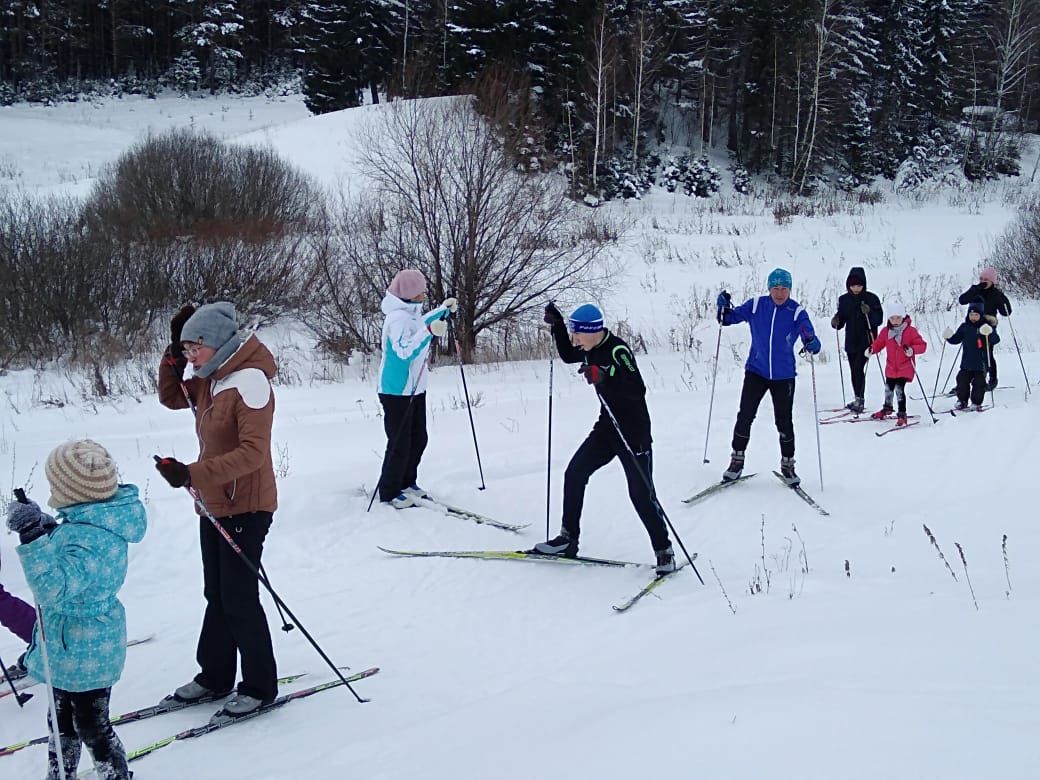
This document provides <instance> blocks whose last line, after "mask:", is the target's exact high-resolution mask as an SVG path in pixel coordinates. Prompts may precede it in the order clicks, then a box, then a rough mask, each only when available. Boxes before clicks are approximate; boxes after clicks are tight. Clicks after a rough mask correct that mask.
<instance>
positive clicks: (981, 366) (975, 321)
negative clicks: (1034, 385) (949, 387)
mask: <svg viewBox="0 0 1040 780" xmlns="http://www.w3.org/2000/svg"><path fill="white" fill-rule="evenodd" d="M943 338H944V339H946V341H948V342H949V343H950V344H960V345H961V370H960V371H958V372H957V406H956V408H957V409H967V408H968V391H969V388H970V390H971V403H972V404H973V406H974V408H975V411H977V412H978V411H982V408H981V407H982V400H983V398H985V396H986V390H987V387H986V368H987V367H988V366H989V365H990V360H991V358H992V355H993V345H994V344H999V343H1000V336H998V335H997V332H996V331H995V330H994V329H993V326H992V325H990V324H989V323H988V322H985V321H984V320H983V305H982V302H981V301H976V302H975V303H971V304H969V305H968V316H967V317H965V319H964V322H962V323H961V326H960V327H959V328H957V331H956V333H955V332H954V331H952V330H950V329H949V328H947V329H946V330H945V331H943Z"/></svg>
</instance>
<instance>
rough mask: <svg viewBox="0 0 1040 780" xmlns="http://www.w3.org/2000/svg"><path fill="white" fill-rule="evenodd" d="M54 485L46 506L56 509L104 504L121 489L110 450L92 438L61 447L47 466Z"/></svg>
mask: <svg viewBox="0 0 1040 780" xmlns="http://www.w3.org/2000/svg"><path fill="white" fill-rule="evenodd" d="M44 471H45V472H46V474H47V481H48V482H49V483H50V485H51V497H50V498H49V499H47V503H48V504H50V505H51V506H52V507H54V508H55V509H61V508H62V507H66V506H71V505H72V504H87V503H92V502H95V501H105V500H107V499H109V498H111V497H112V496H114V495H115V492H116V488H117V487H118V480H117V478H116V464H115V462H114V461H113V460H112V456H111V455H109V454H108V450H106V449H105V448H104V447H102V446H101V445H100V444H98V443H97V442H96V441H91V440H90V439H80V440H78V441H69V442H65V443H64V444H59V445H58V446H57V447H55V448H54V450H53V451H52V452H51V454H50V455H48V456H47V463H46V465H45V466H44Z"/></svg>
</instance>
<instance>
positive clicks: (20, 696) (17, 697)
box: [0, 658, 32, 707]
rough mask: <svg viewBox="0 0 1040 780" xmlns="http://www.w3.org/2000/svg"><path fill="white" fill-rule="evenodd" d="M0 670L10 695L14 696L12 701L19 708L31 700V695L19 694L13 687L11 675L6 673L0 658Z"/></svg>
mask: <svg viewBox="0 0 1040 780" xmlns="http://www.w3.org/2000/svg"><path fill="white" fill-rule="evenodd" d="M0 669H3V670H4V680H6V681H7V684H8V685H9V686H10V688H11V693H12V694H14V700H15V701H16V702H18V706H19V707H24V706H25V703H26V702H27V701H29V699H31V698H32V694H31V693H19V692H18V689H17V688H15V687H14V680H12V679H11V675H10V674H9V673H8V671H7V667H6V666H4V660H3V659H2V658H0Z"/></svg>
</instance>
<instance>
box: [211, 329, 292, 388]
mask: <svg viewBox="0 0 1040 780" xmlns="http://www.w3.org/2000/svg"><path fill="white" fill-rule="evenodd" d="M243 368H259V369H260V370H261V371H263V372H264V376H266V377H267V378H268V379H273V378H274V375H275V374H277V373H278V366H277V365H276V364H275V362H274V355H272V354H271V350H269V349H268V348H267V347H266V346H264V343H263V342H262V341H260V339H258V338H257V337H256V334H255V333H251V334H250V335H249V338H247V339H246V340H245V341H243V342H242V344H241V346H240V347H239V348H238V349H236V350H235V351H234V353H232V355H231V357H229V358H228V359H227V360H225V361H224V362H223V363H222V364H221V366H220V368H218V369H217V370H216V371H214V372H213V379H215V380H220V379H223V378H224V377H226V376H227V375H228V374H232V373H234V372H235V371H239V370H241V369H243Z"/></svg>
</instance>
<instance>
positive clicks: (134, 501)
mask: <svg viewBox="0 0 1040 780" xmlns="http://www.w3.org/2000/svg"><path fill="white" fill-rule="evenodd" d="M58 519H59V520H62V521H64V522H66V523H78V524H80V525H92V526H95V527H96V528H103V529H105V530H106V531H110V532H111V533H113V534H115V535H116V536H118V537H120V538H121V539H124V540H125V541H127V542H130V543H136V542H139V541H141V540H142V539H143V538H144V532H145V530H146V529H147V527H148V520H147V516H146V515H145V511H144V504H142V503H141V500H140V498H139V496H138V490H137V486H136V485H120V486H119V487H118V488H117V489H116V492H115V495H114V496H112V497H111V498H110V499H108V500H107V501H94V502H91V503H89V504H73V505H72V506H67V507H65V508H63V509H62V510H61V511H59V512H58Z"/></svg>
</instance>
